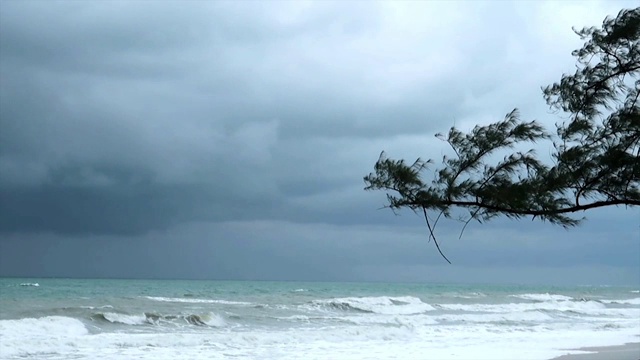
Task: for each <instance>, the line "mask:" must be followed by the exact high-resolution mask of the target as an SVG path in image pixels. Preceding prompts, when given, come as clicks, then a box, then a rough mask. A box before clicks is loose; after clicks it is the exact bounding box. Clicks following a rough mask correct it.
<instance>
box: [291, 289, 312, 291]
mask: <svg viewBox="0 0 640 360" xmlns="http://www.w3.org/2000/svg"><path fill="white" fill-rule="evenodd" d="M307 291H309V290H307V289H295V290H293V292H307Z"/></svg>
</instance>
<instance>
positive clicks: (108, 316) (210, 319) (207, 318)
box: [90, 312, 226, 327]
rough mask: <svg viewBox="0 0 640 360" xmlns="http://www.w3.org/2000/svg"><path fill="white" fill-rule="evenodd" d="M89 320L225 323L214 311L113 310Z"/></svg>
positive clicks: (140, 322) (153, 322)
mask: <svg viewBox="0 0 640 360" xmlns="http://www.w3.org/2000/svg"><path fill="white" fill-rule="evenodd" d="M90 318H91V320H94V321H107V322H110V323H114V324H124V325H159V324H160V323H161V322H165V323H171V322H173V323H185V322H186V323H187V324H190V325H196V326H213V327H222V326H224V325H226V323H225V321H224V319H223V318H222V317H221V316H219V315H217V314H214V313H207V314H189V315H160V314H156V313H151V312H147V313H144V314H141V315H131V314H123V313H114V312H104V313H95V314H93V315H91V317H90Z"/></svg>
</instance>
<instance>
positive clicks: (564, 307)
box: [436, 300, 609, 315]
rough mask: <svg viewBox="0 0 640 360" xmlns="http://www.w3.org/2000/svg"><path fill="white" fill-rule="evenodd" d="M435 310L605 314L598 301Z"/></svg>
mask: <svg viewBox="0 0 640 360" xmlns="http://www.w3.org/2000/svg"><path fill="white" fill-rule="evenodd" d="M436 307H437V308H440V309H443V310H454V311H469V312H489V313H509V312H524V311H572V312H574V313H579V314H584V315H600V314H603V313H606V312H607V310H609V309H607V307H606V305H604V304H602V303H600V302H598V301H570V300H563V301H548V302H535V303H508V304H438V305H436Z"/></svg>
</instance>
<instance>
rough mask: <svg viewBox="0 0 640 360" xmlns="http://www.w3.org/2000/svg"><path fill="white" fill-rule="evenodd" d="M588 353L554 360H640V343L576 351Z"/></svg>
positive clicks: (554, 359)
mask: <svg viewBox="0 0 640 360" xmlns="http://www.w3.org/2000/svg"><path fill="white" fill-rule="evenodd" d="M576 350H579V351H585V352H588V353H582V354H570V355H562V356H559V357H556V358H553V360H638V359H640V343H628V344H624V345H619V346H600V347H586V348H581V349H576Z"/></svg>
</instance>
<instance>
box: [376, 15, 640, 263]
mask: <svg viewBox="0 0 640 360" xmlns="http://www.w3.org/2000/svg"><path fill="white" fill-rule="evenodd" d="M575 32H576V34H578V36H580V38H581V39H583V40H585V44H584V46H583V47H582V48H581V49H578V50H575V51H573V53H572V54H573V55H574V56H575V57H576V58H577V70H576V72H575V73H574V74H570V75H567V74H565V75H563V76H562V78H561V80H560V82H558V83H554V84H552V85H550V86H547V87H546V88H544V89H543V93H544V98H545V100H546V101H547V103H548V104H549V106H551V107H552V108H553V109H556V110H558V111H561V112H563V113H567V114H568V115H569V117H568V120H567V121H566V122H565V123H561V124H557V125H556V133H555V134H550V133H548V132H547V131H545V129H544V128H543V127H542V126H541V125H540V124H538V123H537V122H535V121H532V122H523V121H521V120H520V118H519V114H518V111H517V110H513V111H512V112H510V113H509V114H507V115H506V117H505V119H504V120H502V121H499V122H497V123H494V124H490V125H487V126H476V127H475V128H474V129H473V130H472V131H471V132H470V133H468V134H465V133H462V132H461V131H460V130H458V129H456V128H451V129H450V130H449V133H448V134H447V135H446V136H445V135H442V134H437V135H436V136H437V137H438V138H440V139H441V140H444V141H446V142H447V143H448V144H449V145H450V146H451V148H452V149H453V151H454V153H455V156H454V157H444V159H443V162H442V167H440V168H436V169H433V170H432V172H433V176H434V178H433V180H432V181H431V182H425V181H424V180H423V173H424V172H425V171H428V170H431V169H430V168H429V165H431V164H433V161H431V160H429V161H422V160H420V159H418V160H416V161H415V162H414V163H413V164H411V165H409V164H407V163H405V161H404V160H393V159H389V158H387V157H386V155H385V154H384V152H383V153H382V154H381V155H380V158H379V159H378V161H377V163H376V164H375V172H374V173H371V174H369V175H368V176H366V177H365V178H364V180H365V183H366V185H367V186H366V188H365V189H366V190H383V191H387V198H388V201H389V204H388V207H390V208H391V209H393V210H396V209H400V208H409V209H412V210H413V211H420V212H422V213H423V214H424V216H425V220H426V221H427V226H428V227H429V231H430V238H433V239H434V241H435V236H434V234H433V227H432V225H431V224H430V222H429V217H428V216H427V211H435V212H436V213H437V214H438V217H437V218H438V219H439V218H440V216H442V215H444V216H445V217H451V216H452V209H453V208H456V207H458V208H464V209H467V211H468V214H469V215H468V217H466V218H465V222H466V223H468V222H469V221H471V220H478V221H480V222H482V221H486V220H490V219H492V218H494V217H496V216H501V215H504V216H507V217H509V218H516V219H517V218H521V217H525V216H532V217H533V218H539V219H542V220H546V221H549V222H551V223H554V224H559V225H562V226H565V227H570V226H575V225H577V224H578V223H579V222H580V220H581V219H576V218H575V217H573V216H571V214H573V213H576V212H579V211H584V210H588V209H592V208H597V207H603V206H616V205H626V206H637V205H640V157H639V155H640V108H639V105H638V97H639V95H640V79H639V78H638V75H639V73H640V43H639V39H640V8H636V9H631V10H622V11H620V13H619V14H618V16H616V17H615V18H606V19H605V20H604V22H603V25H602V28H600V29H599V28H594V27H590V28H584V29H582V30H577V31H575ZM537 141H550V142H551V144H552V146H553V148H554V151H553V154H552V159H553V161H552V163H551V164H545V163H543V162H541V161H540V160H539V159H537V158H536V154H535V153H534V151H533V150H529V151H526V152H513V149H514V147H515V146H516V145H519V144H526V143H531V142H537ZM505 150H511V151H512V153H511V154H510V155H507V156H505V157H504V158H503V159H502V160H500V161H498V162H497V163H490V159H489V157H490V156H491V155H492V154H495V153H496V152H503V151H505ZM436 222H437V220H436ZM433 226H435V223H434V224H433ZM435 243H436V246H437V245H438V243H437V241H435ZM438 250H439V247H438ZM443 256H444V255H443ZM445 259H446V258H445ZM447 261H448V260H447Z"/></svg>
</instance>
